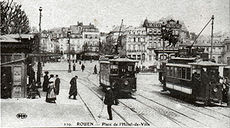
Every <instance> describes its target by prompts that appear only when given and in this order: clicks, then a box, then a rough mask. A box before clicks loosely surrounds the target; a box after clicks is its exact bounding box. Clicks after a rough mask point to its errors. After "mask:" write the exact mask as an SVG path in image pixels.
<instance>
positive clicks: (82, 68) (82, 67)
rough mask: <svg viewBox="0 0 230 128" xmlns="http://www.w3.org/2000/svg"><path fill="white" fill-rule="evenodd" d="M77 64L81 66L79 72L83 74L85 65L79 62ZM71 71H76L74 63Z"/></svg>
mask: <svg viewBox="0 0 230 128" xmlns="http://www.w3.org/2000/svg"><path fill="white" fill-rule="evenodd" d="M79 64H80V65H81V70H82V72H83V71H84V70H85V65H84V64H81V61H79ZM73 71H76V64H75V63H73Z"/></svg>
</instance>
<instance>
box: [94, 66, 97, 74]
mask: <svg viewBox="0 0 230 128" xmlns="http://www.w3.org/2000/svg"><path fill="white" fill-rule="evenodd" d="M94 74H97V66H96V65H95V66H94Z"/></svg>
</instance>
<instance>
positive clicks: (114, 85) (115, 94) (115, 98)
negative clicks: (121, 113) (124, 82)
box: [112, 82, 119, 105]
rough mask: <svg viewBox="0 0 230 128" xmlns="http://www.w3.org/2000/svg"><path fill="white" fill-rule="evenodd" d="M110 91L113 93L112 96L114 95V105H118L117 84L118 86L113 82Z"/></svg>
mask: <svg viewBox="0 0 230 128" xmlns="http://www.w3.org/2000/svg"><path fill="white" fill-rule="evenodd" d="M112 91H113V94H114V105H118V104H119V101H118V98H119V84H118V82H114V84H113V86H112Z"/></svg>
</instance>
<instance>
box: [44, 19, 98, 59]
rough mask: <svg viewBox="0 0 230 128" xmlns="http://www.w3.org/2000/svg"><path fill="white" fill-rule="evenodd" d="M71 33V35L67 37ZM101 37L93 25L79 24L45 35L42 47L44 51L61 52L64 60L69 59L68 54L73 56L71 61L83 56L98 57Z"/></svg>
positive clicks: (53, 30)
mask: <svg viewBox="0 0 230 128" xmlns="http://www.w3.org/2000/svg"><path fill="white" fill-rule="evenodd" d="M69 31H70V32H71V35H70V37H67V33H68V32H69ZM99 37H100V33H99V30H98V28H96V27H95V26H94V25H93V24H91V23H90V24H89V25H83V23H81V22H78V23H77V25H71V26H70V27H69V28H68V27H62V28H55V29H52V30H50V31H49V32H48V33H47V34H43V40H42V46H43V50H44V51H48V52H58V53H59V52H60V53H62V54H63V55H64V58H67V54H68V53H70V54H71V59H75V58H80V56H81V55H82V54H84V55H85V56H86V55H87V56H90V55H93V56H98V52H99ZM69 40H70V43H69Z"/></svg>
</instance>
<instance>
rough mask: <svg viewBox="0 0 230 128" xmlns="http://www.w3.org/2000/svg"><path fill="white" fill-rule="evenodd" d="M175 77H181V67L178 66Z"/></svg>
mask: <svg viewBox="0 0 230 128" xmlns="http://www.w3.org/2000/svg"><path fill="white" fill-rule="evenodd" d="M177 77H178V78H181V67H178V71H177Z"/></svg>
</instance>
